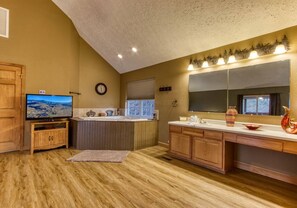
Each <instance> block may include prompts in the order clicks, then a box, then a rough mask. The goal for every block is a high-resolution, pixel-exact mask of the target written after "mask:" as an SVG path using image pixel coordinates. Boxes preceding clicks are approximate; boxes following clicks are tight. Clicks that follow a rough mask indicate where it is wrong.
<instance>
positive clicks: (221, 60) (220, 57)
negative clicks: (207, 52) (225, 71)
mask: <svg viewBox="0 0 297 208" xmlns="http://www.w3.org/2000/svg"><path fill="white" fill-rule="evenodd" d="M224 64H225V60H224V58H223V57H222V56H221V54H220V56H219V59H218V62H217V65H224Z"/></svg>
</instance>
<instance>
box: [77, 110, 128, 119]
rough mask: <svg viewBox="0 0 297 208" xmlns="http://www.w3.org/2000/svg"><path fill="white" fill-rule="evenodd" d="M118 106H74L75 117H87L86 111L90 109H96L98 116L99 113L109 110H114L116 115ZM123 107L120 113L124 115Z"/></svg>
mask: <svg viewBox="0 0 297 208" xmlns="http://www.w3.org/2000/svg"><path fill="white" fill-rule="evenodd" d="M117 109H118V108H73V117H86V116H87V115H86V113H87V112H88V111H90V110H92V111H94V112H95V113H96V116H98V113H105V111H107V110H112V111H113V112H114V115H116V111H117ZM122 111H123V110H122V109H120V114H121V115H122Z"/></svg>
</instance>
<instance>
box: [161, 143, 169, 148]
mask: <svg viewBox="0 0 297 208" xmlns="http://www.w3.org/2000/svg"><path fill="white" fill-rule="evenodd" d="M158 145H159V146H161V147H166V148H169V144H168V143H165V142H160V141H158Z"/></svg>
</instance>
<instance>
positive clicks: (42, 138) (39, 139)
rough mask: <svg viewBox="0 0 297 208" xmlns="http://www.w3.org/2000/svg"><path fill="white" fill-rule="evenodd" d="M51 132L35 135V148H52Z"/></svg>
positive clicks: (36, 133)
mask: <svg viewBox="0 0 297 208" xmlns="http://www.w3.org/2000/svg"><path fill="white" fill-rule="evenodd" d="M50 142H51V132H50V131H38V132H35V133H34V148H36V149H37V148H42V147H47V146H50Z"/></svg>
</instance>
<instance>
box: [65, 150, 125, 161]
mask: <svg viewBox="0 0 297 208" xmlns="http://www.w3.org/2000/svg"><path fill="white" fill-rule="evenodd" d="M129 152H130V151H124V150H84V151H82V152H80V153H78V154H77V155H74V156H73V157H71V158H68V159H67V160H68V161H72V162H113V163H120V162H123V161H124V159H125V158H126V157H127V155H128V154H129Z"/></svg>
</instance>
